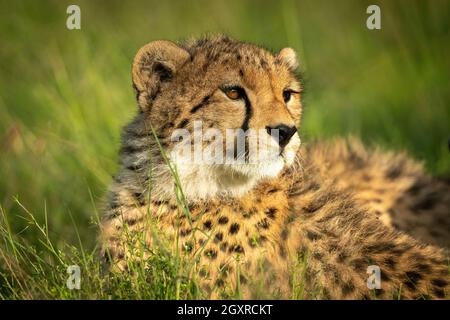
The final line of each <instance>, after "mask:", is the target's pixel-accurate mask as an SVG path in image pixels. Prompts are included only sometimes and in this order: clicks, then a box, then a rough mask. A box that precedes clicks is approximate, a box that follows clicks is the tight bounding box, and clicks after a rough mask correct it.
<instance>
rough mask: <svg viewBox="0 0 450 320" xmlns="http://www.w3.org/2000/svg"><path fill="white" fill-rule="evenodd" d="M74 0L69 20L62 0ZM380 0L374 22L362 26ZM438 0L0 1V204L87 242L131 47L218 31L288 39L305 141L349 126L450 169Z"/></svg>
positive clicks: (269, 42)
mask: <svg viewBox="0 0 450 320" xmlns="http://www.w3.org/2000/svg"><path fill="white" fill-rule="evenodd" d="M70 4H78V5H79V6H80V7H81V30H74V31H70V30H67V29H66V19H67V14H66V8H67V6H68V5H70ZM369 4H378V5H379V6H380V7H381V16H382V29H381V30H374V31H371V30H368V29H367V28H366V19H367V17H368V15H367V14H366V8H367V6H368V5H369ZM449 23H450V2H449V1H438V0H433V1H410V0H405V1H392V0H391V1H356V0H355V1H317V0H309V1H242V0H240V1H232V0H227V1H212V0H209V1H72V0H71V1H64V0H59V1H34V0H28V1H20V0H19V1H3V0H1V1H0V41H1V42H0V204H1V207H2V208H3V209H2V210H3V211H4V212H5V213H6V214H7V216H8V219H9V221H10V223H11V225H12V226H13V228H14V230H15V231H16V232H21V235H22V236H23V237H24V238H25V239H28V241H29V242H30V243H32V242H33V239H34V238H33V237H34V235H33V232H31V231H29V230H26V227H27V223H26V222H25V221H24V220H23V219H22V218H21V215H22V214H23V209H21V208H20V207H19V206H18V205H17V204H16V203H15V201H14V197H18V199H19V200H20V201H21V203H22V204H23V205H24V206H25V207H26V208H27V209H28V210H30V211H31V212H32V213H33V214H35V215H36V216H38V217H41V218H40V219H41V221H42V219H43V214H44V212H45V211H47V213H48V219H49V221H48V223H49V229H50V233H51V236H52V237H53V238H54V239H55V240H56V241H57V242H58V241H60V242H62V241H69V242H71V241H74V240H75V239H76V236H75V232H74V228H73V223H72V221H71V216H72V217H73V218H74V221H75V223H76V224H77V226H78V229H79V232H80V235H81V239H82V241H83V242H84V243H85V244H86V246H88V245H92V244H93V243H94V240H95V236H96V232H97V229H96V227H95V225H94V224H93V223H92V219H93V218H92V217H93V216H94V215H95V210H96V208H99V207H100V204H101V199H102V196H103V195H104V192H105V190H106V188H107V185H108V184H109V182H110V181H111V177H112V175H113V174H114V173H115V170H116V169H117V156H116V153H117V150H118V147H119V134H120V127H121V126H122V125H123V124H125V123H126V122H127V120H128V119H130V118H131V117H132V115H133V114H134V113H135V112H136V104H135V101H134V94H133V91H132V89H131V80H130V65H131V61H132V58H133V56H134V54H135V52H136V51H137V49H138V48H139V47H141V46H142V45H144V44H145V43H147V42H149V41H151V40H155V39H171V40H178V39H183V38H186V37H190V36H196V35H202V34H205V33H208V32H212V33H217V32H225V33H227V34H229V35H231V36H233V37H236V38H238V39H241V40H248V41H251V42H255V43H257V44H262V45H265V46H267V47H269V48H272V49H276V50H279V49H281V48H283V47H285V46H291V47H293V48H295V49H296V50H298V52H299V56H300V60H301V69H302V71H303V74H304V77H305V81H306V95H305V117H304V121H303V123H302V126H301V134H302V137H303V141H308V140H311V139H314V138H328V137H333V136H336V135H347V134H353V135H356V136H359V137H361V138H362V139H363V140H364V141H365V142H366V143H369V144H378V145H381V146H383V147H385V148H387V149H395V150H407V151H408V152H410V153H411V154H412V155H413V156H414V157H415V158H417V159H419V160H423V161H424V162H425V164H426V167H427V169H428V170H429V171H430V172H432V173H433V174H439V175H449V174H450V153H449V151H448V146H447V144H448V138H449V135H450V128H449V125H450V93H449V90H448V89H449V83H450V81H449V80H450V73H449V71H450V65H449V64H450V60H449V53H450V50H449V49H450V41H449Z"/></svg>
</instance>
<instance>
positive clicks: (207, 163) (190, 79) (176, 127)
mask: <svg viewBox="0 0 450 320" xmlns="http://www.w3.org/2000/svg"><path fill="white" fill-rule="evenodd" d="M297 64H298V63H297V58H296V54H295V52H294V50H293V49H291V48H285V49H283V50H281V51H280V52H279V53H277V54H275V55H274V54H272V53H271V52H269V51H268V50H266V49H263V48H261V47H258V46H255V45H252V44H248V43H243V42H238V41H235V40H232V39H230V38H228V37H224V36H221V37H216V38H206V39H201V40H193V41H190V42H185V43H182V44H176V43H174V42H170V41H154V42H151V43H149V44H147V45H145V46H144V47H142V48H141V49H140V50H139V51H138V53H137V55H136V57H135V59H134V62H133V68H132V78H133V86H134V88H135V91H136V95H137V100H138V105H139V110H140V115H139V119H141V122H142V123H145V125H146V128H147V130H150V129H151V132H152V134H153V136H154V137H157V139H158V141H159V143H158V147H160V148H162V149H164V150H165V151H164V152H165V154H166V157H165V158H164V157H160V158H158V157H157V156H156V155H155V156H154V157H156V158H157V159H156V160H155V159H153V162H154V163H156V164H157V165H156V168H158V169H157V170H159V171H164V170H165V169H164V167H165V166H164V164H163V160H164V159H166V160H167V159H168V160H169V161H170V162H171V163H172V164H173V165H174V167H175V168H176V170H177V174H178V175H179V180H180V181H181V184H182V187H183V189H184V191H185V193H186V194H187V197H188V198H192V199H198V198H207V197H209V196H215V195H218V194H231V195H239V194H241V193H243V192H246V191H247V190H249V189H251V187H252V186H254V185H255V183H257V182H258V181H260V180H262V179H267V178H273V177H276V176H277V175H278V174H279V173H280V172H281V171H282V170H283V168H285V167H288V166H290V165H292V164H293V162H294V160H295V157H296V154H297V151H298V148H299V146H300V138H299V135H298V133H297V126H298V125H299V123H300V118H301V114H302V105H301V101H300V95H301V85H300V82H299V80H298V79H297V77H296V76H295V74H294V72H295V69H296V68H297ZM155 146H156V145H155ZM155 146H154V148H155ZM154 153H155V154H156V153H157V152H154ZM166 171H167V170H166ZM156 176H160V177H162V176H164V175H163V174H161V172H158V173H157V174H156ZM159 182H160V184H165V185H166V186H168V185H170V184H168V183H167V181H165V182H163V181H159ZM156 183H158V181H156ZM167 188H168V187H167Z"/></svg>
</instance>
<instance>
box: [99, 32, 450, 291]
mask: <svg viewBox="0 0 450 320" xmlns="http://www.w3.org/2000/svg"><path fill="white" fill-rule="evenodd" d="M296 68H297V58H296V54H295V52H294V50H292V49H291V48H285V49H283V50H281V51H280V52H279V53H277V54H273V53H271V52H269V51H268V50H266V49H264V48H261V47H258V46H255V45H252V44H248V43H243V42H239V41H235V40H233V39H230V38H228V37H225V36H219V37H210V38H204V39H200V40H192V41H187V42H184V43H179V44H177V43H174V42H170V41H154V42H151V43H149V44H147V45H146V46H144V47H143V48H141V49H140V50H139V52H138V53H137V55H136V57H135V59H134V62H133V67H132V80H133V87H134V89H135V92H136V97H137V103H138V106H139V111H138V113H137V115H136V116H135V117H134V119H133V120H132V121H131V123H129V124H128V125H127V126H126V127H125V128H124V129H123V133H122V147H121V150H120V163H121V168H120V171H119V172H118V174H117V175H116V177H115V180H114V182H113V183H112V185H111V187H110V192H109V201H108V205H107V208H106V210H105V211H106V212H105V214H104V217H103V220H102V225H101V236H100V241H101V245H102V256H103V257H104V258H105V262H106V263H107V265H108V266H109V267H110V269H111V271H112V272H114V271H122V272H123V271H126V270H127V263H128V262H129V261H141V262H142V261H148V258H149V257H150V256H151V254H152V253H153V252H155V251H154V249H155V248H157V247H158V246H159V245H160V244H161V243H162V242H164V243H168V244H169V246H171V248H172V249H171V250H173V252H174V253H175V250H177V251H178V252H183V253H184V254H185V255H187V256H188V257H191V258H192V261H194V263H195V270H196V272H195V277H196V279H197V281H198V283H199V285H200V287H201V288H202V292H203V295H204V297H205V298H221V297H226V296H227V293H229V292H230V290H231V291H232V290H233V289H234V288H236V287H237V286H239V287H240V290H241V292H242V294H243V297H245V298H271V297H276V298H298V297H299V295H298V294H296V292H297V293H298V292H299V288H300V287H301V288H303V291H302V292H303V294H302V295H301V297H303V298H310V299H311V298H312V299H370V298H373V297H376V298H381V299H391V298H405V299H420V298H431V299H435V298H438V299H444V298H446V297H447V294H448V290H449V280H450V279H449V265H448V262H447V259H446V256H445V255H444V252H443V251H442V249H439V248H438V247H434V246H432V245H431V244H433V245H436V244H437V245H440V246H441V247H446V246H447V245H448V244H449V242H448V230H449V228H448V227H449V225H450V223H449V217H448V215H449V208H450V198H449V196H450V193H449V192H448V191H449V186H448V184H445V183H437V182H436V183H434V181H433V180H432V178H430V177H428V176H426V174H424V173H423V170H422V169H421V167H420V166H419V165H418V164H416V163H414V162H413V161H412V160H409V159H407V158H406V157H405V156H402V155H399V156H395V155H391V154H383V153H381V152H379V151H370V150H366V149H364V147H362V146H361V145H360V144H359V143H357V142H354V141H338V142H336V143H332V144H320V143H319V144H313V143H312V144H310V145H307V146H306V147H302V148H300V138H299V134H298V132H297V128H298V126H299V124H300V118H301V115H302V103H301V95H302V94H301V92H302V86H301V83H300V81H299V79H298V77H297V76H296V74H295V70H296ZM199 124H201V127H202V128H203V130H204V132H205V134H204V135H203V136H201V137H200V139H197V140H196V142H197V145H195V144H193V143H192V141H194V140H195V135H196V133H197V132H198V125H199ZM207 129H208V130H210V131H208V132H211V130H213V131H212V132H214V134H215V138H214V139H209V138H210V137H209V138H208V137H206V136H207V134H206V131H207ZM230 129H234V130H235V131H237V132H238V134H237V135H235V136H232V138H231V139H219V138H218V137H226V136H227V133H228V131H229V130H230ZM239 129H240V130H239ZM248 132H258V134H259V136H258V139H256V140H254V141H256V143H251V141H250V140H251V135H250V134H247V133H248ZM191 137H193V139H192V140H190V138H191ZM189 140H190V142H191V143H189ZM230 140H231V143H230ZM239 141H240V142H243V145H244V147H245V148H244V149H243V150H240V151H239V150H238V149H239V146H238V145H239V143H238V142H239ZM180 143H181V145H183V146H184V147H185V148H184V149H183V148H180ZM192 144H193V149H195V148H197V147H200V148H203V149H205V150H206V149H208V148H210V149H211V148H212V149H214V150H216V152H212V153H211V158H212V160H213V161H204V160H200V161H195V159H194V160H192V159H191V158H190V157H189V155H187V154H186V152H182V151H183V150H184V151H186V150H188V151H192V149H191V148H190V147H191V145H192ZM241 144H242V143H241ZM225 145H226V146H227V147H230V146H231V147H230V148H228V149H226V150H227V152H222V151H221V150H224V149H221V147H224V146H225ZM186 146H188V147H189V148H187V149H186ZM251 146H253V147H254V146H256V147H257V148H256V149H258V150H262V151H267V150H272V151H273V150H277V151H276V152H267V153H265V152H262V153H260V154H259V157H257V159H256V160H255V159H251V152H249V151H248V150H250V149H251ZM217 147H219V148H217ZM182 149H183V150H182ZM203 149H202V150H203ZM217 150H219V151H217ZM229 150H231V151H232V152H228V151H229ZM187 153H188V154H189V152H187ZM194 153H195V152H194ZM194 158H195V155H194ZM219 158H220V160H221V161H216V160H218V159H219ZM210 160H211V159H210ZM431 185H432V187H431ZM426 189H429V191H426ZM394 213H395V214H394ZM415 214H418V216H417V217H419V215H420V217H421V219H422V224H420V225H421V226H422V228H421V229H420V228H419V229H420V230H421V231H420V232H416V231H414V230H415V229H414V227H413V226H414V225H415V224H414V223H410V224H408V223H406V224H404V225H403V226H404V229H405V230H403V231H405V232H400V231H399V230H398V229H402V228H401V227H402V225H401V223H397V224H394V222H395V221H397V220H396V219H398V217H409V218H405V219H406V220H408V219H410V220H408V221H413V222H414V221H415V222H419V221H420V218H417V219H416V220H414V219H413V218H411V217H412V216H414V215H415ZM394 216H395V217H394ZM433 217H437V218H436V219H440V220H439V221H440V223H439V224H440V226H438V227H436V229H435V231H436V233H437V236H435V237H433V234H430V231H432V230H431V229H430V230H427V228H426V221H430V223H429V225H428V226H429V227H430V228H431V226H432V224H431V221H433ZM433 228H434V227H433ZM435 235H436V234H435ZM413 236H414V237H413ZM418 239H420V241H421V242H419V241H418ZM369 266H375V268H379V270H380V276H381V279H380V283H379V284H380V285H379V286H376V287H375V288H374V287H371V286H369V287H371V289H369V288H368V278H369V276H370V275H369V274H368V273H367V271H368V268H369ZM370 268H373V267H370ZM370 268H369V269H370Z"/></svg>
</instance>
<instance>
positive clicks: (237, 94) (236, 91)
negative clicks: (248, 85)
mask: <svg viewBox="0 0 450 320" xmlns="http://www.w3.org/2000/svg"><path fill="white" fill-rule="evenodd" d="M222 91H223V93H225V94H226V96H227V97H228V98H230V99H231V100H239V99H241V98H243V94H242V88H239V87H229V88H222Z"/></svg>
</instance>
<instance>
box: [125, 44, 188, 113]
mask: <svg viewBox="0 0 450 320" xmlns="http://www.w3.org/2000/svg"><path fill="white" fill-rule="evenodd" d="M189 57H190V55H189V53H188V52H187V51H186V50H185V49H183V48H181V47H179V46H178V45H177V44H175V43H173V42H171V41H165V40H158V41H153V42H150V43H148V44H146V45H145V46H143V47H142V48H141V49H139V51H138V53H137V54H136V56H135V57H134V61H133V67H132V78H133V86H134V88H135V90H136V91H137V97H138V102H139V105H140V106H141V108H145V106H144V104H145V102H146V101H148V99H147V98H148V97H150V99H152V98H153V99H154V98H155V96H156V94H157V92H158V90H159V88H160V86H161V84H162V83H163V82H167V81H170V80H171V79H172V77H173V75H174V74H175V72H176V71H177V70H178V69H179V68H180V67H181V66H182V65H183V64H184V63H185V62H186V61H187V60H188V59H189ZM142 93H145V94H142ZM141 100H142V101H141Z"/></svg>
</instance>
